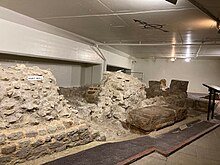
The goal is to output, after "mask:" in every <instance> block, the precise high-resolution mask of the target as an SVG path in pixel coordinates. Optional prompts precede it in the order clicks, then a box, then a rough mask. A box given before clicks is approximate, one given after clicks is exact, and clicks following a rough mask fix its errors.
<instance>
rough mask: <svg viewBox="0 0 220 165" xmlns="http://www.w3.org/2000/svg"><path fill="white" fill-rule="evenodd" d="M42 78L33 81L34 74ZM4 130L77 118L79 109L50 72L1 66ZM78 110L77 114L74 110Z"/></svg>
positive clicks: (1, 122) (0, 123)
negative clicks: (63, 94) (65, 95)
mask: <svg viewBox="0 0 220 165" xmlns="http://www.w3.org/2000/svg"><path fill="white" fill-rule="evenodd" d="M33 76H36V77H42V79H39V80H33V79H31V77H33ZM0 87H1V96H0V129H6V128H19V127H23V126H27V125H38V124H39V123H43V122H47V121H52V120H59V119H60V118H73V120H74V121H75V122H78V121H79V120H78V119H77V118H76V117H75V116H76V115H75V113H77V112H76V111H74V109H73V108H72V107H71V106H70V105H69V104H68V101H67V100H65V99H64V97H63V96H62V95H59V93H58V89H59V87H58V86H57V85H56V79H55V78H54V76H53V75H52V73H51V72H50V71H47V70H41V69H40V68H38V67H26V66H25V65H17V66H14V67H10V68H2V67H0ZM73 112H74V113H73Z"/></svg>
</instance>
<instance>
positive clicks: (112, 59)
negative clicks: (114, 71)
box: [101, 49, 132, 69]
mask: <svg viewBox="0 0 220 165" xmlns="http://www.w3.org/2000/svg"><path fill="white" fill-rule="evenodd" d="M101 51H102V53H103V55H104V56H105V58H106V65H112V66H117V67H122V68H126V69H131V68H132V59H130V58H129V56H127V57H126V56H120V55H118V54H115V53H112V52H110V51H106V50H103V49H102V50H101Z"/></svg>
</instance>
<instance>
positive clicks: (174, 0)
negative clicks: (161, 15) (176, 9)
mask: <svg viewBox="0 0 220 165" xmlns="http://www.w3.org/2000/svg"><path fill="white" fill-rule="evenodd" d="M165 1H167V2H170V3H172V4H174V5H176V3H177V0H165Z"/></svg>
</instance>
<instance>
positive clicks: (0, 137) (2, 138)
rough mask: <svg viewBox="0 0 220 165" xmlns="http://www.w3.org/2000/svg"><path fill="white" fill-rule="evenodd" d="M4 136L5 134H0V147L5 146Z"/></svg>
mask: <svg viewBox="0 0 220 165" xmlns="http://www.w3.org/2000/svg"><path fill="white" fill-rule="evenodd" d="M5 141H6V136H5V134H0V145H2V144H5Z"/></svg>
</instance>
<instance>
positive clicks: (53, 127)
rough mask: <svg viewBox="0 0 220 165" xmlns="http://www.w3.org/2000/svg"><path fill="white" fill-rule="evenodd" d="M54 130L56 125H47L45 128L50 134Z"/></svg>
mask: <svg viewBox="0 0 220 165" xmlns="http://www.w3.org/2000/svg"><path fill="white" fill-rule="evenodd" d="M56 130H57V127H55V126H49V127H48V128H47V132H48V133H50V134H52V133H55V132H56Z"/></svg>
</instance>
